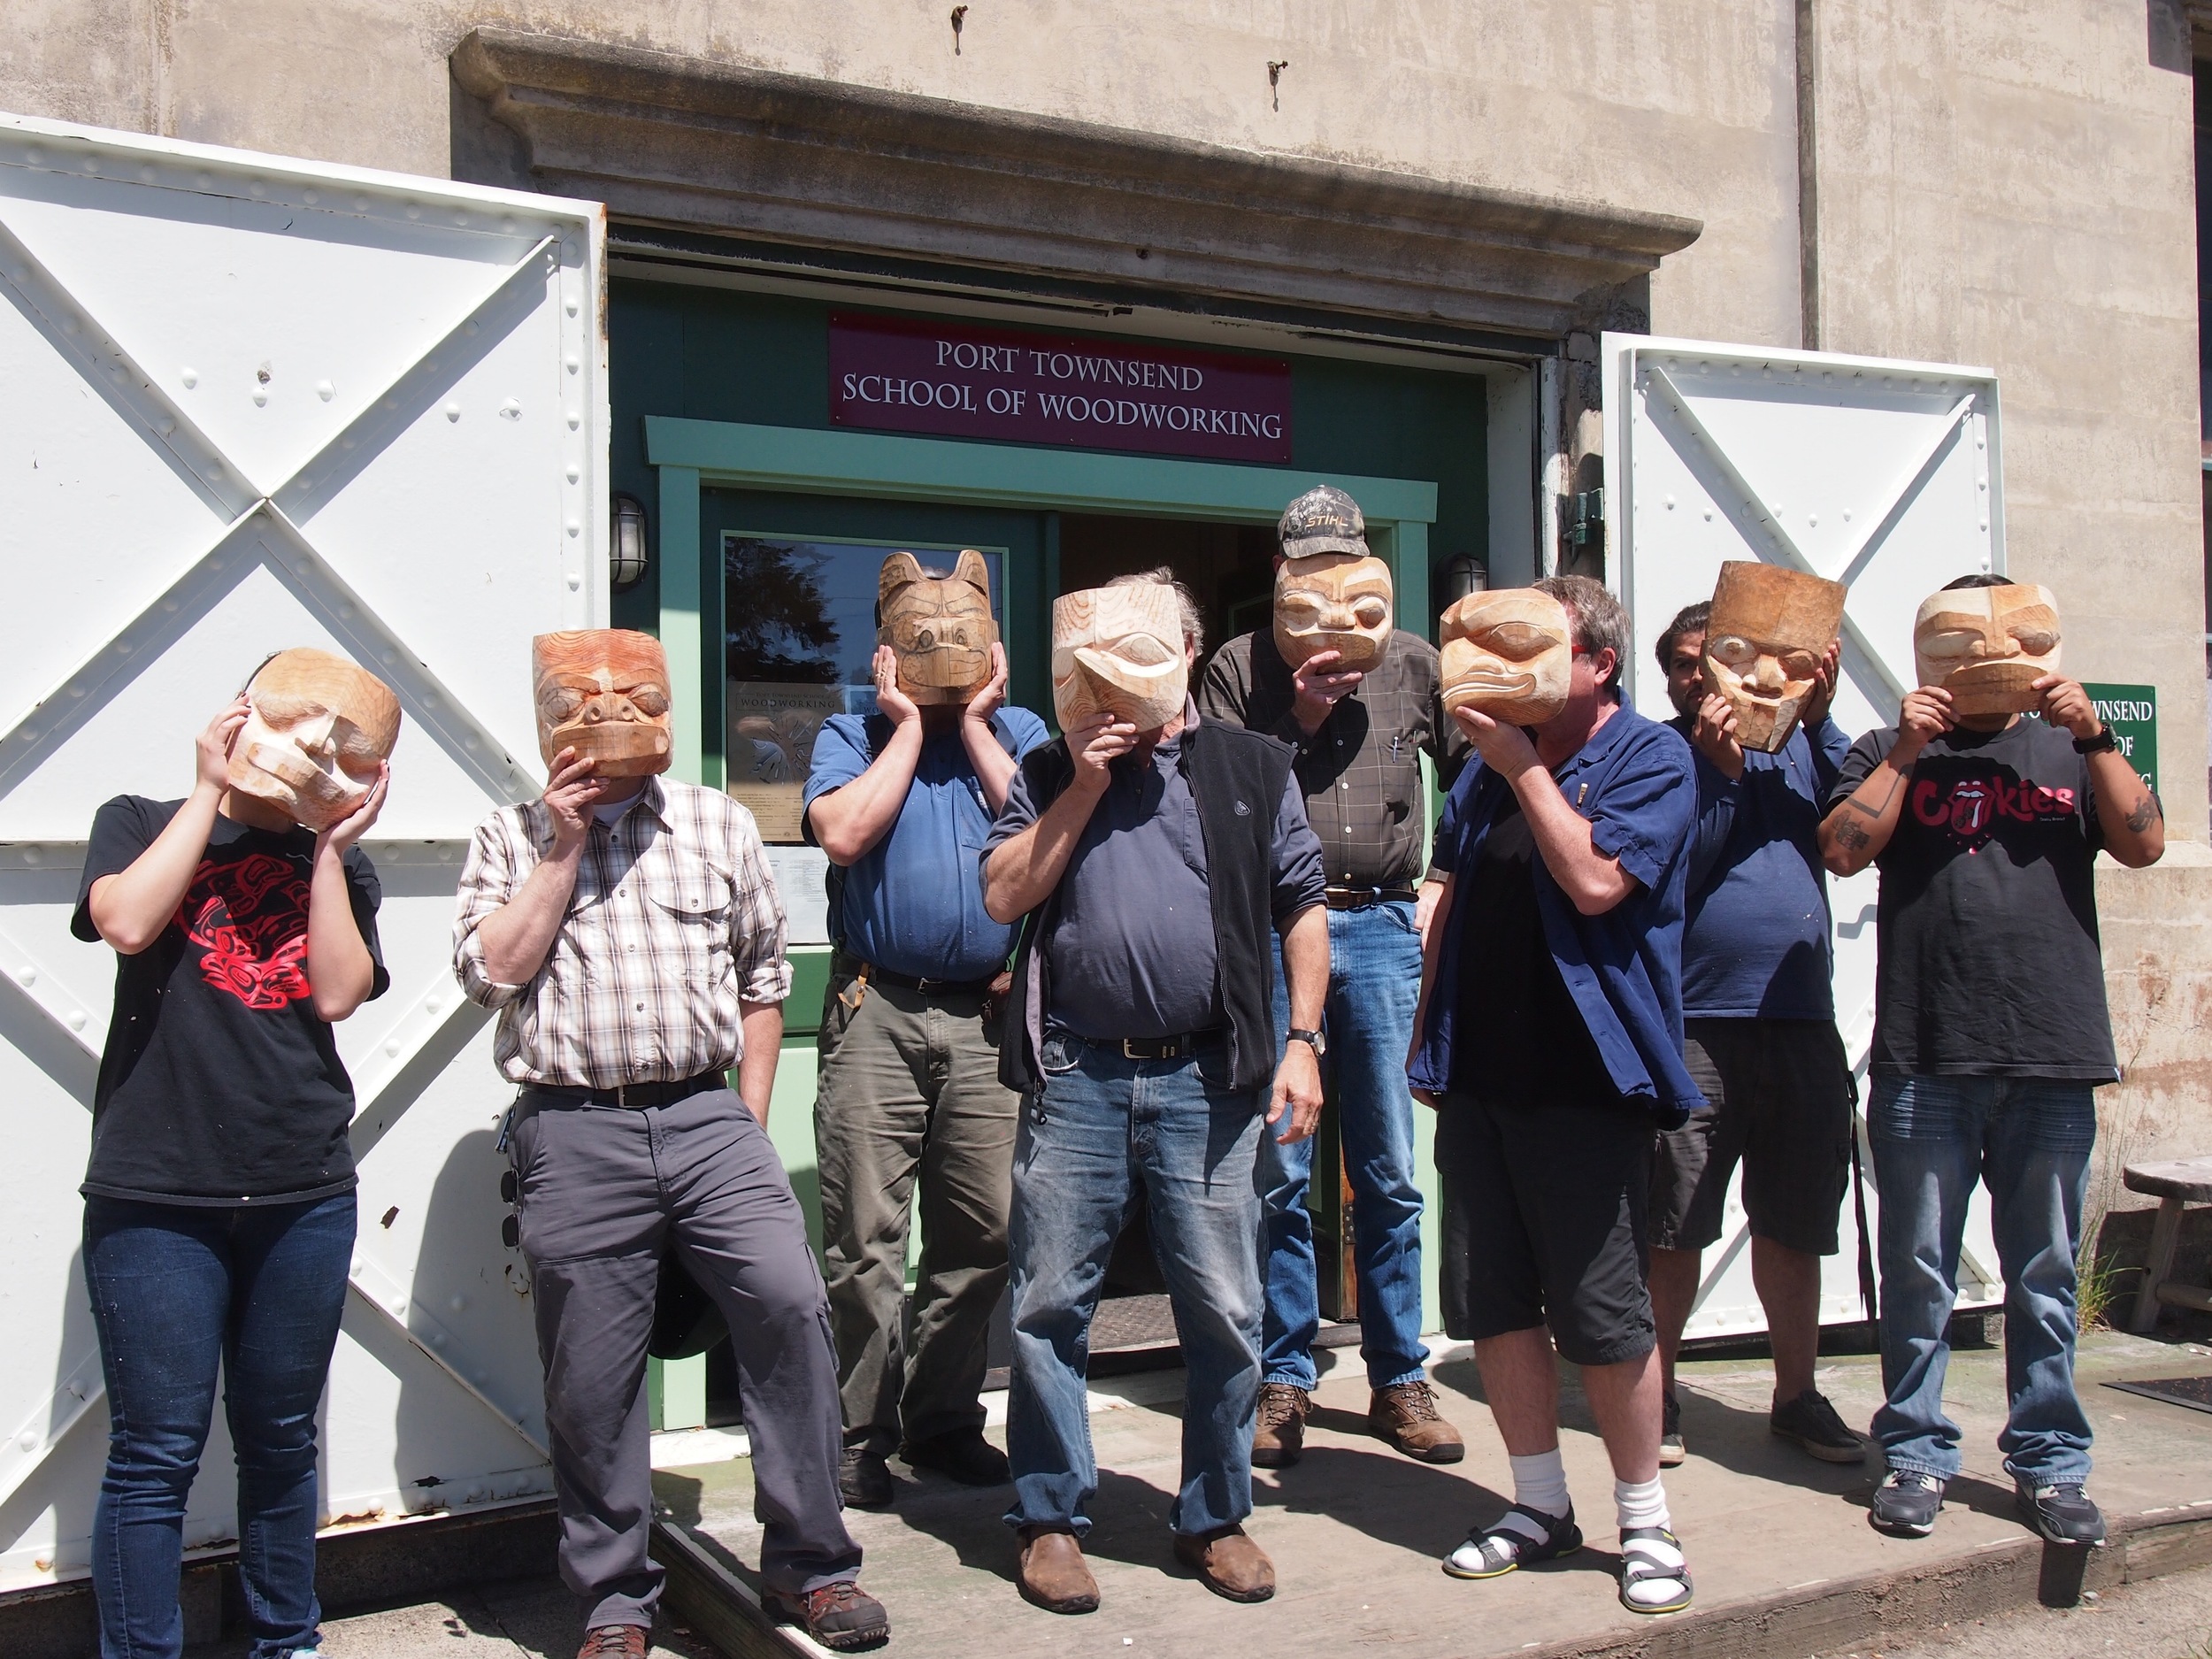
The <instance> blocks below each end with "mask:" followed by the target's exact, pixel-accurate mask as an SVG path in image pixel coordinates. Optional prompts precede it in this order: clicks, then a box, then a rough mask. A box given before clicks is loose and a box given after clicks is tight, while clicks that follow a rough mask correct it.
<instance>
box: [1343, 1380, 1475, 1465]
mask: <svg viewBox="0 0 2212 1659" xmlns="http://www.w3.org/2000/svg"><path fill="white" fill-rule="evenodd" d="M1367 1432H1369V1433H1370V1434H1372V1435H1373V1436H1374V1437H1375V1438H1376V1439H1377V1440H1388V1441H1389V1442H1390V1443H1391V1444H1392V1445H1393V1446H1394V1447H1396V1448H1398V1449H1399V1450H1400V1451H1402V1452H1403V1453H1404V1454H1405V1455H1407V1456H1408V1457H1412V1458H1417V1459H1418V1460H1419V1461H1420V1462H1422V1463H1457V1462H1458V1461H1459V1460H1460V1459H1461V1458H1463V1457H1464V1456H1466V1455H1467V1442H1466V1441H1465V1440H1461V1439H1460V1438H1459V1431H1458V1430H1457V1429H1455V1428H1454V1427H1453V1426H1452V1425H1450V1424H1448V1423H1447V1422H1445V1421H1444V1418H1443V1416H1442V1414H1441V1413H1440V1412H1439V1411H1438V1410H1437V1409H1436V1392H1435V1390H1433V1389H1432V1388H1431V1387H1430V1386H1428V1384H1427V1383H1426V1382H1402V1383H1393V1384H1391V1385H1390V1386H1389V1387H1387V1388H1378V1389H1376V1390H1375V1393H1374V1397H1373V1398H1372V1399H1371V1400H1370V1401H1369V1402H1368V1405H1367Z"/></svg>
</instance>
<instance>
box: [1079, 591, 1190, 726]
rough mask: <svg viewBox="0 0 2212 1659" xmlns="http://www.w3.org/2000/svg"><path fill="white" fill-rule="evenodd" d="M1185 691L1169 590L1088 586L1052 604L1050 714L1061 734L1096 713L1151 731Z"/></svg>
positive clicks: (1179, 615) (1178, 619)
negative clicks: (1110, 714) (1103, 711)
mask: <svg viewBox="0 0 2212 1659" xmlns="http://www.w3.org/2000/svg"><path fill="white" fill-rule="evenodd" d="M1189 687H1190V665H1189V662H1188V660H1187V658H1186V657H1184V655H1183V611H1182V607H1181V605H1180V603H1179V602H1178V601H1177V599H1176V596H1175V590H1174V589H1173V588H1170V587H1168V586H1166V585H1165V584H1164V583H1161V582H1135V583H1132V584H1130V585H1129V586H1127V587H1123V588H1086V589H1084V590H1083V591H1082V592H1080V593H1073V594H1063V595H1060V597H1059V598H1057V599H1056V600H1054V601H1053V602H1052V711H1053V712H1054V713H1055V714H1056V715H1057V716H1058V717H1059V720H1060V729H1061V730H1062V731H1066V730H1067V729H1068V728H1069V727H1071V726H1073V725H1075V723H1076V722H1077V721H1079V720H1080V719H1082V718H1084V717H1085V716H1087V715H1089V714H1091V713H1093V712H1094V711H1095V710H1100V709H1109V710H1112V711H1113V713H1114V715H1115V717H1116V718H1118V719H1124V720H1127V721H1129V722H1130V723H1131V724H1132V725H1133V726H1135V727H1136V728H1137V730H1139V731H1140V732H1149V731H1154V730H1156V729H1157V728H1159V727H1160V726H1165V725H1166V724H1167V723H1168V722H1169V721H1170V720H1171V719H1173V718H1175V717H1176V716H1177V715H1179V714H1180V713H1182V712H1183V703H1184V699H1185V696H1186V695H1187V693H1188V691H1189Z"/></svg>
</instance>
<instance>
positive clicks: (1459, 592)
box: [1437, 553, 1490, 605]
mask: <svg viewBox="0 0 2212 1659" xmlns="http://www.w3.org/2000/svg"><path fill="white" fill-rule="evenodd" d="M1437 578H1438V580H1437V586H1438V587H1439V588H1440V589H1441V590H1442V592H1443V595H1444V603H1446V604H1448V605H1451V604H1457V603H1459V602H1460V601H1461V600H1463V599H1464V598H1465V597H1466V596H1467V595H1469V594H1481V593H1487V592H1489V591H1490V567H1489V566H1488V565H1485V564H1484V563H1483V562H1482V561H1481V560H1480V559H1479V558H1476V557H1473V556H1472V555H1471V554H1467V553H1461V554H1457V555H1455V557H1451V558H1448V559H1446V560H1445V561H1444V563H1443V565H1441V567H1440V569H1439V570H1438V572H1437Z"/></svg>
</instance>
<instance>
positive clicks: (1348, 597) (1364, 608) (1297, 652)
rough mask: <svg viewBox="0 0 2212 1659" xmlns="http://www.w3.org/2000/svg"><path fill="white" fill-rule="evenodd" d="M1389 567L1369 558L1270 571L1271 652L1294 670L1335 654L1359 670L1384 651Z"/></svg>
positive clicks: (1338, 557)
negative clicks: (1272, 595) (1311, 659)
mask: <svg viewBox="0 0 2212 1659" xmlns="http://www.w3.org/2000/svg"><path fill="white" fill-rule="evenodd" d="M1390 602H1391V589H1390V566H1389V565H1386V564H1384V563H1383V562H1382V560H1380V559H1379V558H1377V557H1375V556H1374V555H1373V554H1371V553H1316V554H1313V555H1310V556H1309V557H1298V558H1285V559H1284V560H1283V562H1282V565H1281V566H1280V567H1279V569H1278V570H1277V571H1276V572H1275V649H1277V650H1278V651H1279V652H1281V653H1282V657H1283V661H1285V662H1286V663H1288V664H1290V665H1291V666H1292V667H1293V668H1296V667H1298V666H1299V665H1300V664H1302V663H1303V662H1304V661H1305V660H1306V658H1308V657H1314V656H1317V655H1319V654H1320V653H1321V652H1323V651H1335V652H1337V653H1339V654H1340V656H1341V657H1342V658H1343V660H1342V661H1341V662H1340V663H1339V664H1337V668H1338V669H1340V670H1344V669H1359V670H1361V671H1365V670H1367V669H1370V668H1372V667H1373V666H1374V665H1375V664H1377V663H1379V662H1380V661H1382V656H1383V653H1384V652H1385V651H1386V650H1387V649H1389V648H1390V621H1391V603H1390Z"/></svg>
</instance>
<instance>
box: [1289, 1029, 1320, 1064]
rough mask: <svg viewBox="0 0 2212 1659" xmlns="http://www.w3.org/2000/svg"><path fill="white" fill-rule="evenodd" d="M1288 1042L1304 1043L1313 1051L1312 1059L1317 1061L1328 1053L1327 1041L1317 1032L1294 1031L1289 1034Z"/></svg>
mask: <svg viewBox="0 0 2212 1659" xmlns="http://www.w3.org/2000/svg"><path fill="white" fill-rule="evenodd" d="M1290 1041H1292V1042H1302V1043H1304V1044H1305V1045H1306V1047H1307V1048H1310V1049H1312V1050H1313V1057H1314V1058H1315V1059H1317V1060H1318V1059H1319V1058H1320V1057H1321V1056H1323V1055H1325V1054H1326V1053H1328V1051H1329V1040H1328V1039H1327V1038H1326V1037H1324V1036H1323V1035H1322V1034H1321V1033H1319V1032H1317V1031H1294V1032H1292V1033H1290Z"/></svg>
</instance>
